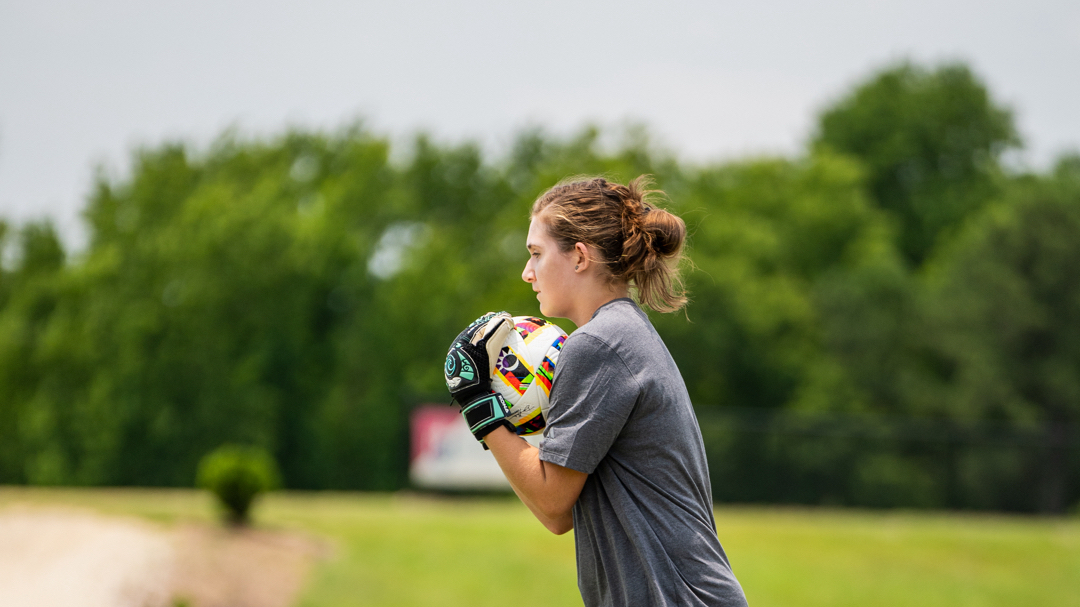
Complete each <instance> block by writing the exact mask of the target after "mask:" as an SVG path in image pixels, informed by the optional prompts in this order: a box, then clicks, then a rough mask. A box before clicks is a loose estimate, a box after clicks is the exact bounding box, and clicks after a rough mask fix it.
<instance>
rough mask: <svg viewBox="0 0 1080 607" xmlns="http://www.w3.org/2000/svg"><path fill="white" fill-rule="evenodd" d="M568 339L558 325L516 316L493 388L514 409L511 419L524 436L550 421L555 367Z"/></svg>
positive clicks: (538, 429) (532, 317)
mask: <svg viewBox="0 0 1080 607" xmlns="http://www.w3.org/2000/svg"><path fill="white" fill-rule="evenodd" d="M565 340H566V332H565V331H563V330H562V329H560V328H559V326H558V325H556V324H554V323H550V322H548V321H546V320H544V319H542V318H536V317H534V316H515V317H514V330H513V331H510V332H509V333H508V334H507V336H506V341H504V342H503V347H502V350H501V351H500V352H499V359H498V360H497V361H496V362H495V369H494V370H493V371H492V372H491V388H492V389H493V390H495V391H496V392H498V393H499V394H501V395H502V396H503V398H505V399H506V404H507V405H509V406H510V415H509V416H508V419H509V420H510V421H511V422H512V423H513V424H514V427H515V428H517V433H518V434H519V435H521V436H528V435H530V434H536V433H537V432H540V431H542V430H543V429H544V425H545V423H546V420H547V411H548V397H549V396H550V395H551V381H552V378H553V377H554V376H555V365H556V364H558V361H559V352H560V351H561V350H562V345H563V342H564V341H565Z"/></svg>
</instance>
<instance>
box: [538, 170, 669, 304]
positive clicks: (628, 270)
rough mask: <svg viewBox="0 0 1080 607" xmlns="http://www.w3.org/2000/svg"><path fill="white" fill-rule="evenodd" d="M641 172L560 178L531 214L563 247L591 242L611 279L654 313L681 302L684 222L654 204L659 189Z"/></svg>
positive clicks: (542, 196)
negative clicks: (626, 176)
mask: <svg viewBox="0 0 1080 607" xmlns="http://www.w3.org/2000/svg"><path fill="white" fill-rule="evenodd" d="M650 185H652V181H651V180H650V178H649V177H648V176H646V175H642V176H640V177H638V178H637V179H634V180H633V181H631V182H630V183H629V184H627V185H620V184H617V183H610V182H608V181H607V180H605V179H603V178H601V177H597V178H592V179H581V178H575V179H572V180H569V181H564V182H560V183H559V184H557V185H555V186H554V187H552V188H551V189H550V190H548V191H547V192H544V193H543V194H542V195H541V196H540V197H539V198H537V199H536V202H534V203H533V207H532V213H531V216H532V217H534V218H539V219H540V220H542V221H543V222H544V223H545V224H547V228H548V232H549V233H550V234H551V236H552V237H553V238H554V239H555V241H556V242H558V243H559V246H560V248H562V250H563V251H570V250H571V249H573V248H574V245H575V244H576V243H579V242H581V243H584V244H586V245H590V246H592V247H594V248H595V249H596V250H597V251H598V252H599V254H600V259H594V260H592V261H595V262H598V263H600V264H602V265H604V266H605V267H606V268H607V270H608V272H609V275H610V278H611V280H612V281H623V280H624V281H626V282H627V283H629V284H630V285H631V286H633V287H634V288H636V289H637V293H638V299H639V300H640V301H641V303H642V304H644V305H646V306H648V307H650V308H652V309H653V310H656V311H658V312H674V311H675V310H678V309H680V308H682V307H683V306H684V305H686V291H685V290H684V289H683V284H682V279H681V277H680V276H679V268H678V265H679V261H680V260H681V259H682V248H683V242H684V241H685V240H686V224H685V223H683V220H682V219H680V218H679V217H678V216H676V215H674V214H672V213H670V212H668V211H666V210H664V209H661V208H658V207H657V206H656V204H655V203H654V199H655V198H656V197H658V196H662V195H663V192H661V191H660V190H649V189H647V188H648V187H649V186H650Z"/></svg>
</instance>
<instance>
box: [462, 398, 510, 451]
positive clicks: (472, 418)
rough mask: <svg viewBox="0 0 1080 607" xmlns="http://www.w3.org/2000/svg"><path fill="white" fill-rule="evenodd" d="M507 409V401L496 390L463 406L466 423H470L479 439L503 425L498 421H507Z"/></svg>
mask: <svg viewBox="0 0 1080 607" xmlns="http://www.w3.org/2000/svg"><path fill="white" fill-rule="evenodd" d="M507 410H508V407H507V406H506V401H505V400H504V399H503V397H502V395H501V394H497V393H495V392H492V393H489V394H486V395H484V396H481V397H480V398H477V399H476V400H473V401H471V402H469V403H468V404H466V405H462V407H461V413H462V415H464V416H465V423H467V424H468V425H469V432H472V434H473V436H475V437H476V439H477V440H480V439H482V438H484V437H485V436H487V435H488V434H489V433H490V432H491V431H492V430H494V429H495V428H497V427H499V426H501V425H503V424H501V423H497V422H503V421H506V411H507Z"/></svg>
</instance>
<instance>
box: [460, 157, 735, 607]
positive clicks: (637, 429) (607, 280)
mask: <svg viewBox="0 0 1080 607" xmlns="http://www.w3.org/2000/svg"><path fill="white" fill-rule="evenodd" d="M644 188H645V180H644V179H643V178H641V177H639V178H638V179H635V180H634V181H632V182H630V184H629V185H626V186H624V185H619V184H615V183H609V182H607V181H605V180H604V179H590V180H583V181H574V182H570V183H564V184H560V185H557V186H555V187H553V188H551V189H550V190H548V191H547V192H546V193H544V194H543V195H542V196H540V198H539V199H537V201H536V202H535V203H534V205H533V208H532V222H531V224H530V226H529V235H528V240H527V242H526V247H527V248H528V250H529V255H530V258H529V261H528V263H527V264H526V265H525V271H524V272H523V273H522V279H523V280H525V282H527V283H530V284H531V285H532V288H533V291H535V292H536V298H537V299H538V300H539V302H540V313H541V314H543V315H544V316H548V317H556V318H568V319H570V320H571V321H573V322H574V324H575V325H577V326H578V329H577V330H576V331H574V333H573V334H572V335H570V337H568V338H567V340H566V342H565V344H564V345H563V348H562V352H561V353H560V355H559V362H558V364H557V366H556V370H555V378H554V383H553V384H552V388H551V402H550V408H549V411H548V416H547V426H546V428H545V430H544V440H543V442H542V444H541V446H540V448H539V449H537V448H534V447H532V446H531V445H530V444H529V443H527V442H525V441H524V440H522V439H521V438H519V437H518V436H517V435H516V434H515V433H514V431H513V426H512V425H511V424H510V423H509V422H508V421H507V420H506V419H504V418H503V415H504V414H505V412H506V406H505V403H502V402H501V398H500V397H498V396H497V395H496V394H494V393H493V392H492V391H491V390H490V383H487V384H486V385H485V384H484V381H483V380H485V379H487V377H486V375H488V374H485V373H484V372H483V371H481V372H480V373H475V374H471V375H470V373H468V372H466V373H465V374H464V375H469V377H468V378H466V377H464V376H463V374H462V373H461V371H462V370H463V369H465V368H467V367H471V368H473V369H476V370H486V371H490V369H491V367H490V364H489V363H493V362H494V357H495V356H497V351H498V348H499V345H501V344H502V341H503V336H505V334H506V331H507V330H509V327H510V325H511V321H510V320H509V315H508V314H506V313H501V314H497V315H487V316H485V317H482V318H481V319H479V320H478V321H477V322H475V323H473V325H470V327H469V328H468V329H466V330H465V331H464V332H462V334H461V335H460V336H459V338H458V340H457V341H456V342H455V344H454V347H453V348H451V351H450V355H449V356H448V358H447V370H446V377H447V385H448V386H449V387H450V390H451V393H452V394H454V397H455V399H456V400H457V401H458V402H459V403H460V404H461V405H462V409H463V412H464V414H465V418H466V420H467V421H468V422H469V425H470V427H471V429H472V430H473V432H474V435H476V437H477V438H478V439H480V440H481V442H483V443H484V445H485V447H486V448H489V449H490V450H491V452H492V453H493V454H494V455H495V458H496V460H497V461H498V462H499V465H500V467H501V468H502V470H503V472H504V473H505V474H506V478H507V479H508V480H509V481H510V484H511V486H512V487H513V488H514V491H515V492H516V493H517V494H518V496H519V497H520V498H521V500H522V502H524V503H525V505H526V506H528V508H529V509H530V510H531V511H532V512H533V514H534V515H535V516H536V517H537V519H539V520H540V522H541V523H543V524H544V526H546V527H547V528H548V529H549V530H551V531H552V532H554V533H557V534H561V533H566V532H567V531H570V530H571V529H573V530H574V540H575V543H576V547H577V564H578V586H579V588H580V589H581V595H582V598H583V599H584V602H585V605H587V606H590V607H591V606H593V605H632V606H638V605H652V606H661V605H663V606H667V605H670V606H675V605H678V606H686V605H709V606H716V605H739V606H743V605H745V604H746V599H745V597H744V595H743V591H742V588H741V587H740V586H739V583H738V581H736V579H735V576H734V575H733V574H732V571H731V567H730V566H729V564H728V560H727V556H726V554H725V553H724V549H723V548H722V547H721V545H720V542H719V540H718V539H717V533H716V523H715V521H714V519H713V511H712V494H711V491H710V486H709V471H708V467H707V465H706V462H705V450H704V446H703V444H702V440H701V432H700V430H699V428H698V425H697V418H696V417H695V415H694V410H693V407H692V405H691V403H690V398H689V395H688V394H687V391H686V386H685V384H684V383H683V380H682V376H681V375H680V374H679V370H678V368H677V367H676V366H675V362H674V360H672V358H671V355H670V354H669V353H668V350H667V347H666V346H665V345H664V342H663V341H662V340H661V339H660V336H659V335H658V334H657V333H656V330H655V329H653V326H652V324H651V323H650V322H649V319H648V317H647V316H646V315H645V313H644V312H642V310H641V309H640V308H639V307H638V304H637V303H635V302H634V300H633V299H631V297H630V294H631V289H633V290H635V291H636V295H637V298H638V300H639V301H641V303H642V304H644V305H646V306H648V307H650V308H652V309H654V310H658V311H662V312H670V311H674V310H678V309H680V308H681V307H682V306H684V305H685V303H686V298H685V296H684V294H683V292H682V290H681V288H680V281H679V276H678V269H677V262H678V260H679V259H680V256H681V254H682V253H681V252H682V246H683V241H684V239H685V237H686V227H685V225H684V224H683V221H682V220H681V219H679V218H678V217H676V216H675V215H673V214H671V213H669V212H667V211H665V210H663V209H660V208H657V207H656V206H655V205H654V204H652V202H651V201H650V200H648V197H649V195H651V194H655V193H657V192H650V191H645V189H644Z"/></svg>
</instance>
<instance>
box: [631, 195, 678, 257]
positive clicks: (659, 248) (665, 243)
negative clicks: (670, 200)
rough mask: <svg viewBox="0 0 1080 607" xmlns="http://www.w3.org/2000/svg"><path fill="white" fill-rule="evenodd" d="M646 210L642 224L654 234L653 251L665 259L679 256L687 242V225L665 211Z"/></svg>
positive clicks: (652, 239)
mask: <svg viewBox="0 0 1080 607" xmlns="http://www.w3.org/2000/svg"><path fill="white" fill-rule="evenodd" d="M646 209H647V210H646V211H645V212H644V213H643V214H642V223H643V225H644V228H645V229H646V230H647V231H648V232H650V233H651V234H652V238H651V239H650V240H651V241H652V243H651V244H652V249H653V250H654V251H656V254H657V255H659V256H661V257H664V258H668V257H674V256H676V255H678V254H679V252H680V251H682V247H683V243H684V242H685V241H686V223H684V222H683V220H682V219H681V218H679V217H677V216H676V215H673V214H672V213H670V212H668V211H667V210H665V209H648V207H646Z"/></svg>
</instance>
